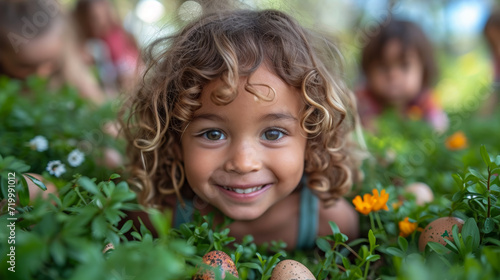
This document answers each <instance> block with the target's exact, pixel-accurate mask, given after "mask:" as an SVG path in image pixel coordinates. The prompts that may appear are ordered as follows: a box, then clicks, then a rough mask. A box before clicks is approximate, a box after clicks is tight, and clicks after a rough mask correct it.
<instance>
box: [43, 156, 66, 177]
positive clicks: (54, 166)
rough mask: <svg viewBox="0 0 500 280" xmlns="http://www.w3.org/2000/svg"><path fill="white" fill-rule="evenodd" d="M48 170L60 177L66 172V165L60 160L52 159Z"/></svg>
mask: <svg viewBox="0 0 500 280" xmlns="http://www.w3.org/2000/svg"><path fill="white" fill-rule="evenodd" d="M47 171H49V173H50V175H54V176H56V177H59V176H61V175H62V174H63V173H65V172H66V167H65V166H64V164H63V163H62V162H61V161H60V160H52V161H49V163H48V164H47Z"/></svg>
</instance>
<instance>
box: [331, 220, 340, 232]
mask: <svg viewBox="0 0 500 280" xmlns="http://www.w3.org/2000/svg"><path fill="white" fill-rule="evenodd" d="M328 224H329V225H330V228H331V229H332V233H333V234H336V233H340V229H339V226H337V224H336V223H334V222H332V221H329V222H328Z"/></svg>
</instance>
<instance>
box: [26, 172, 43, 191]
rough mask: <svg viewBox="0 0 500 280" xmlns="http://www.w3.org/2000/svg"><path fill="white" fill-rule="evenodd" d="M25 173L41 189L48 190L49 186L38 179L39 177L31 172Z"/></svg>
mask: <svg viewBox="0 0 500 280" xmlns="http://www.w3.org/2000/svg"><path fill="white" fill-rule="evenodd" d="M23 175H24V176H26V177H28V178H29V179H30V180H31V181H32V182H33V184H35V185H37V186H38V187H39V188H40V189H42V190H44V191H46V190H47V187H46V186H45V184H44V183H43V182H42V181H40V180H38V179H37V178H35V177H33V176H31V175H29V174H23Z"/></svg>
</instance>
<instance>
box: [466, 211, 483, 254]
mask: <svg viewBox="0 0 500 280" xmlns="http://www.w3.org/2000/svg"><path fill="white" fill-rule="evenodd" d="M468 237H470V238H471V240H472V244H471V246H472V247H471V248H470V249H475V248H477V247H478V246H479V242H480V240H481V236H480V233H479V228H478V227H477V224H476V220H474V219H473V218H469V219H467V220H466V221H465V223H464V225H463V227H462V238H463V239H464V240H467V238H468Z"/></svg>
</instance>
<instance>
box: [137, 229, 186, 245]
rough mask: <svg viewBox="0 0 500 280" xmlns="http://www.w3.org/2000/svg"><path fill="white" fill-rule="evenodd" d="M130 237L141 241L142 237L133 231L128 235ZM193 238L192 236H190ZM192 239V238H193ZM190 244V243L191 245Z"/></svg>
mask: <svg viewBox="0 0 500 280" xmlns="http://www.w3.org/2000/svg"><path fill="white" fill-rule="evenodd" d="M130 235H132V237H134V238H135V239H137V240H142V236H141V235H140V234H139V233H138V232H137V231H133V232H131V233H130ZM191 237H193V236H191ZM193 238H194V237H193ZM188 243H189V240H188ZM191 244H192V243H191Z"/></svg>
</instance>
